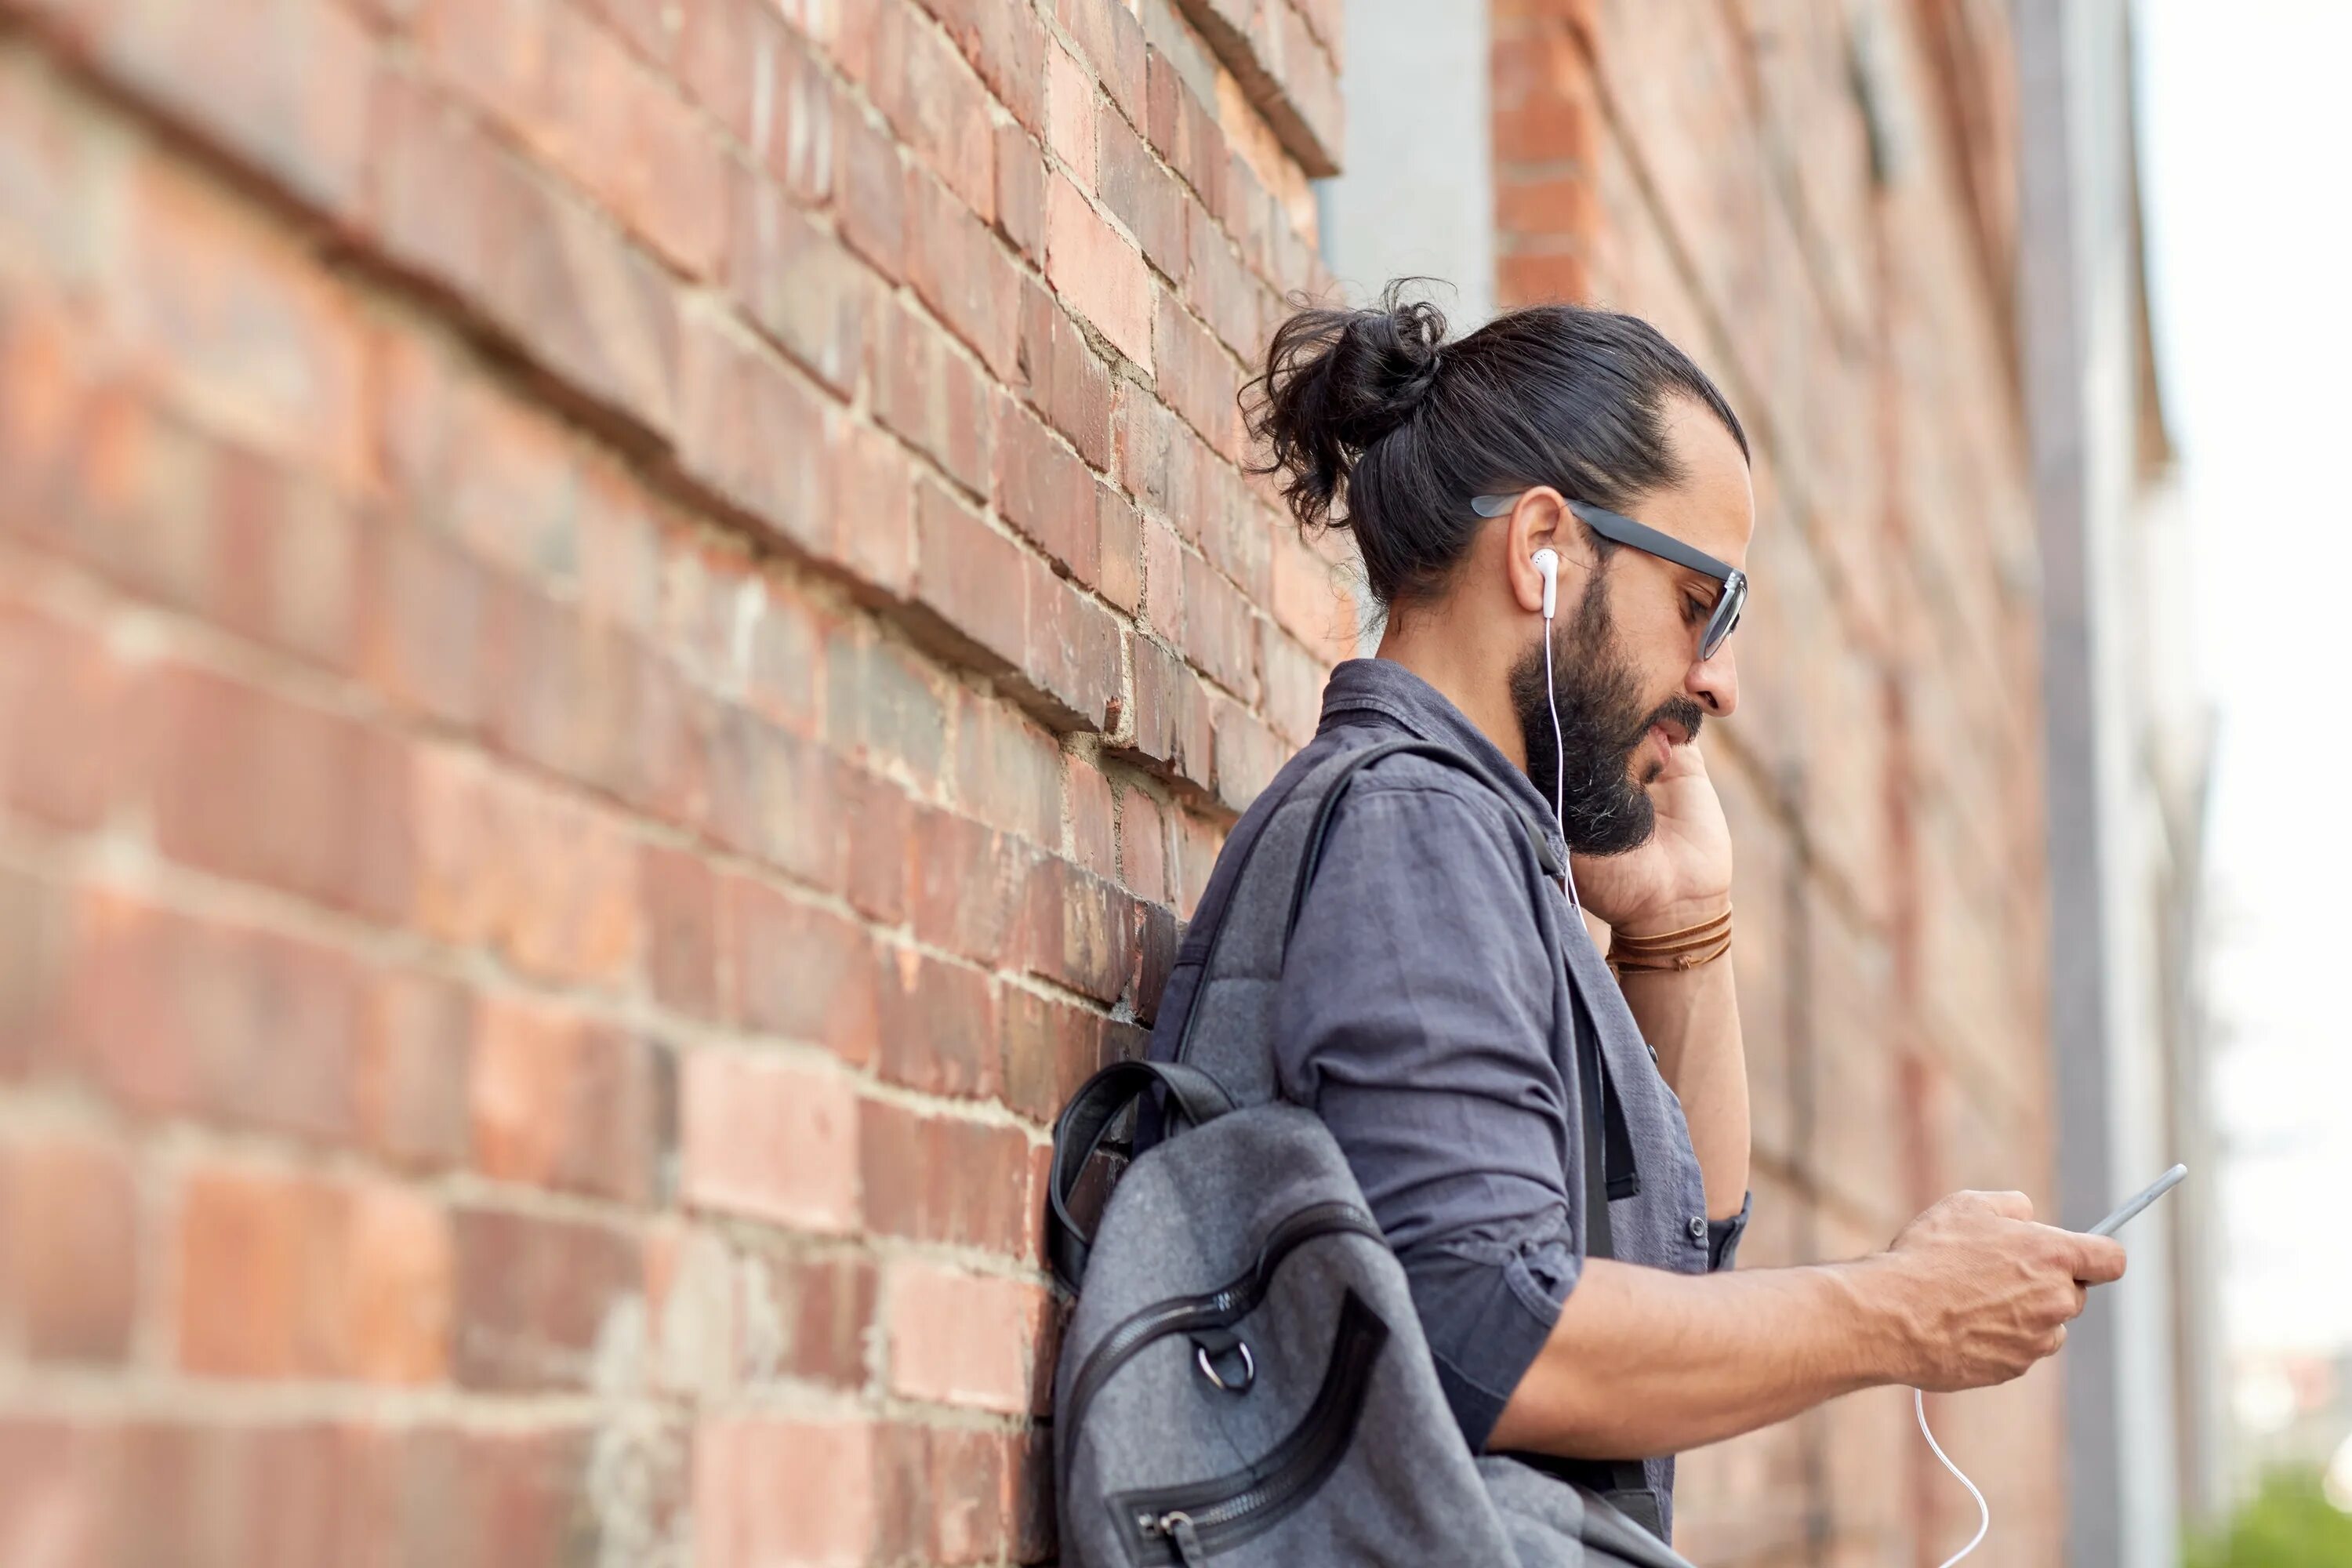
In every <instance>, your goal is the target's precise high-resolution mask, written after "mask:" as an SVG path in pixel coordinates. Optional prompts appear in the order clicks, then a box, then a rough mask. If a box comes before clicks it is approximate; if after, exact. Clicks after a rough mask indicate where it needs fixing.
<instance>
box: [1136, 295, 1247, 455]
mask: <svg viewBox="0 0 2352 1568" xmlns="http://www.w3.org/2000/svg"><path fill="white" fill-rule="evenodd" d="M1155 294H1156V296H1157V307H1156V312H1155V315H1154V320H1153V326H1152V344H1151V347H1152V355H1153V363H1154V364H1155V365H1156V366H1157V380H1156V381H1155V383H1154V384H1155V385H1156V386H1157V387H1158V389H1159V392H1160V396H1161V397H1163V398H1165V399H1166V400H1167V402H1168V406H1169V407H1171V408H1173V409H1174V410H1176V412H1177V413H1179V414H1181V415H1182V416H1184V418H1185V420H1186V421H1187V422H1188V423H1190V424H1191V425H1192V428H1193V429H1195V430H1197V431H1199V432H1200V433H1201V438H1202V440H1204V441H1206V442H1207V443H1208V444H1209V447H1210V448H1211V449H1212V450H1213V451H1214V452H1216V453H1217V454H1218V455H1219V456H1221V457H1223V458H1225V459H1227V460H1228V461H1236V460H1239V459H1240V458H1243V457H1244V456H1245V455H1246V451H1245V447H1246V442H1245V438H1244V434H1243V431H1242V425H1241V404H1240V402H1239V398H1240V395H1241V379H1242V378H1241V370H1240V367H1239V366H1237V365H1236V364H1235V363H1234V361H1233V358H1232V357H1231V356H1230V355H1228V354H1227V353H1225V351H1224V348H1223V345H1222V344H1220V343H1219V342H1217V340H1216V338H1215V337H1214V336H1213V334H1212V333H1210V332H1209V331H1207V329H1205V328H1203V327H1202V325H1201V323H1200V322H1198V321H1194V320H1193V319H1192V315H1191V314H1190V313H1189V312H1188V311H1186V310H1185V309H1184V307H1183V306H1182V304H1181V303H1180V302H1179V301H1178V300H1177V298H1176V296H1175V295H1173V294H1171V293H1170V292H1169V291H1167V290H1166V289H1158V290H1155Z"/></svg>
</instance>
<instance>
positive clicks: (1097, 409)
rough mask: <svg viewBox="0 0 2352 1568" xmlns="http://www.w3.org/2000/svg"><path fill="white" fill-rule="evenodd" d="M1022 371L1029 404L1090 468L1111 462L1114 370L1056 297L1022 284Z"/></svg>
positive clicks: (1036, 287) (1030, 282)
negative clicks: (1099, 357) (1089, 341)
mask: <svg viewBox="0 0 2352 1568" xmlns="http://www.w3.org/2000/svg"><path fill="white" fill-rule="evenodd" d="M1022 291H1023V292H1022V308H1021V371H1022V375H1023V377H1024V394H1025V395H1026V396H1027V398H1028V400H1029V405H1030V406H1031V407H1033V408H1034V409H1036V410H1037V411H1038V412H1039V413H1040V414H1043V415H1044V416H1045V420H1046V423H1048V424H1050V425H1052V426H1054V428H1055V429H1056V430H1059V431H1060V432H1061V433H1062V434H1063V435H1065V436H1066V437H1069V439H1070V444H1071V445H1072V446H1074V447H1076V448H1077V449H1078V456H1080V457H1082V458H1085V459H1086V460H1087V465H1088V466H1089V467H1092V468H1104V469H1108V468H1109V467H1110V464H1111V455H1112V454H1111V386H1110V372H1109V370H1108V369H1107V368H1106V367H1105V366H1104V364H1103V363H1102V361H1101V360H1099V359H1097V358H1096V357H1095V352H1094V350H1093V348H1092V347H1090V346H1089V345H1088V344H1087V339H1086V334H1085V333H1084V332H1082V331H1079V329H1078V324H1077V323H1076V321H1072V320H1071V319H1070V316H1069V313H1068V312H1067V311H1066V310H1063V309H1062V307H1061V306H1060V304H1059V303H1057V302H1056V301H1055V299H1054V297H1053V296H1052V295H1051V294H1049V293H1047V292H1046V291H1045V289H1044V288H1043V287H1041V286H1040V285H1039V284H1037V283H1036V282H1034V281H1033V280H1028V279H1024V281H1023V283H1022Z"/></svg>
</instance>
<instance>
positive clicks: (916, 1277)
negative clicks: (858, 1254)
mask: <svg viewBox="0 0 2352 1568" xmlns="http://www.w3.org/2000/svg"><path fill="white" fill-rule="evenodd" d="M885 1295H886V1298H887V1300H888V1301H889V1303H890V1310H889V1350H888V1359H889V1369H890V1370H889V1386H890V1391H891V1392H892V1393H893V1394H898V1395H899V1396H900V1397H901V1398H906V1399H921V1400H928V1401H932V1402H935V1403H938V1404H943V1405H967V1406H970V1407H971V1408H973V1409H978V1410H993V1411H997V1412H1000V1413H1002V1414H1004V1415H1024V1414H1026V1413H1027V1411H1028V1410H1029V1408H1030V1406H1031V1405H1032V1404H1033V1403H1034V1399H1033V1394H1034V1387H1033V1385H1034V1382H1035V1380H1036V1369H1037V1363H1038V1355H1037V1341H1038V1339H1039V1336H1040V1330H1041V1328H1042V1326H1043V1323H1044V1320H1045V1313H1046V1306H1047V1303H1046V1300H1045V1291H1044V1290H1043V1289H1040V1288H1039V1287H1037V1286H1034V1285H1028V1284H1024V1283H1021V1282H1019V1281H1017V1280H1012V1279H998V1278H995V1277H992V1276H986V1275H973V1274H963V1273H959V1272H956V1271H954V1270H951V1269H948V1268H942V1267H940V1265H938V1264H936V1263H930V1262H927V1261H922V1260H919V1259H915V1258H905V1259H900V1260H898V1261H895V1262H893V1263H892V1264H891V1265H890V1268H889V1275H888V1279H887V1284H886V1287H885Z"/></svg>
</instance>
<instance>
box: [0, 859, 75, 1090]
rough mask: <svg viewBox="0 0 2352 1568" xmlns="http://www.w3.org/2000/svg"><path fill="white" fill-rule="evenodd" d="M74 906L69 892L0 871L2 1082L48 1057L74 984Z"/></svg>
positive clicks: (53, 885) (22, 873) (0, 1056)
mask: <svg viewBox="0 0 2352 1568" xmlns="http://www.w3.org/2000/svg"><path fill="white" fill-rule="evenodd" d="M72 927H73V915H72V906H71V904H70V903H69V902H68V897H67V894H66V892H65V890H64V889H62V888H60V887H58V885H56V884H54V883H50V882H47V881H44V880H42V879H37V878H35V877H31V876H28V875H26V874H25V873H24V872H21V871H17V870H14V869H11V868H0V1079H11V1078H15V1077H17V1076H19V1075H20V1074H22V1073H24V1072H25V1071H26V1069H27V1068H29V1067H30V1066H31V1065H32V1064H33V1062H34V1060H35V1059H36V1058H38V1057H43V1056H46V1054H47V1051H48V1049H49V1048H50V1045H51V1042H52V1040H53V1038H54V1037H55V1036H56V1034H57V1031H58V1025H59V1020H58V1012H59V1008H60V1005H61V1004H62V1002H63V1001H64V999H65V995H66V990H67V985H68V981H69V979H70V973H69V971H68V963H69V960H70V954H71V951H72V947H73V935H72Z"/></svg>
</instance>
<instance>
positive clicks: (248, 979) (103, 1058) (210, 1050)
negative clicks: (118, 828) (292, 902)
mask: <svg viewBox="0 0 2352 1568" xmlns="http://www.w3.org/2000/svg"><path fill="white" fill-rule="evenodd" d="M72 962H73V968H72V973H71V977H70V979H69V981H68V987H69V990H68V999H67V1002H66V1013H65V1018H64V1031H65V1036H66V1040H67V1044H68V1049H69V1050H70V1051H71V1053H72V1055H73V1058H74V1059H75V1061H76V1062H77V1064H78V1065H79V1067H80V1068H81V1070H83V1071H84V1072H86V1073H88V1074H89V1075H90V1076H91V1077H92V1078H94V1079H96V1080H97V1081H98V1082H99V1083H100V1085H102V1086H103V1087H104V1088H105V1089H107V1090H108V1091H109V1092H110V1093H111V1094H113V1095H114V1096H115V1097H117V1098H118V1099H120V1100H124V1101H127V1102H128V1103H129V1104H131V1106H133V1107H136V1108H138V1109H141V1110H160V1111H167V1112H168V1111H179V1112H186V1113H193V1114H195V1115H199V1116H202V1117H205V1118H207V1119H209V1120H212V1121H220V1122H226V1123H228V1124H230V1125H234V1126H246V1127H262V1128H267V1129H269V1130H272V1131H281V1132H289V1133H292V1134H295V1135H297V1136H300V1137H305V1138H310V1139H313V1140H316V1141H318V1142H328V1143H339V1142H343V1141H344V1140H346V1139H348V1138H350V1137H351V1136H352V1132H353V1131H354V1127H355V1110H356V1099H357V1076H358V1058H359V1053H360V1036H361V1030H362V1020H363V1012H362V1009H363V1005H364V1000H365V984H366V980H365V976H364V975H363V974H362V972H361V971H360V970H359V968H358V967H357V966H356V965H355V964H353V963H352V962H351V961H350V960H349V959H348V958H346V957H344V956H343V955H342V954H341V953H340V952H335V951H333V950H332V949H329V948H322V947H318V946H314V945H312V944H311V943H310V942H303V941H299V940H297V939H294V938H289V937H285V936H280V935H278V934H276V933H274V932H268V931H256V930H253V929H251V928H248V927H244V926H238V925H230V924H224V923H214V922H209V921H198V920H194V919H191V918H188V917H186V916H183V915H178V914H173V913H169V912H166V911H163V910H156V909H153V908H151V907H149V906H146V905H143V904H140V903H136V902H133V901H131V900H129V899H127V898H124V897H121V896H120V895H115V894H109V893H100V892H91V893H87V894H85V895H84V896H83V900H82V902H81V907H80V909H79V913H78V915H77V919H76V931H75V934H74V945H73V960H72Z"/></svg>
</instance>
